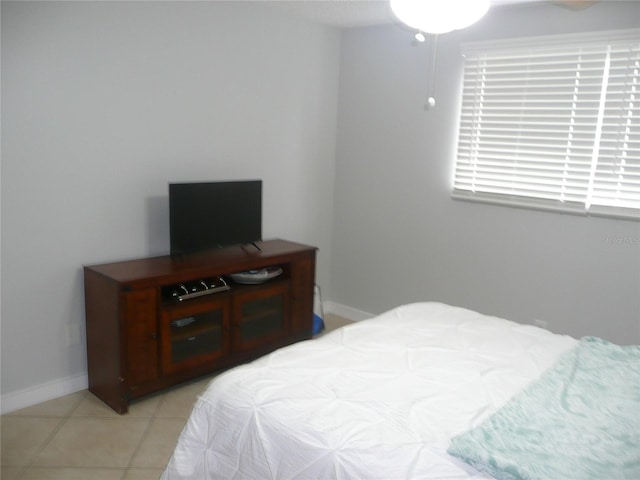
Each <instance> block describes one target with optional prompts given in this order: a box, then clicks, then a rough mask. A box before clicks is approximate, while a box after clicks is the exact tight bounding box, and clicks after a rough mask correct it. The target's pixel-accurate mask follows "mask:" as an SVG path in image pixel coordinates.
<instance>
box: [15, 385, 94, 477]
mask: <svg viewBox="0 0 640 480" xmlns="http://www.w3.org/2000/svg"><path fill="white" fill-rule="evenodd" d="M87 395H88V391H87V392H86V393H85V394H84V395H82V396H81V397H80V398H79V399H78V400H77V401H76V403H75V405H73V407H72V408H70V409H69V412H68V413H67V414H66V415H62V416H60V417H56V416H52V415H28V416H27V418H58V419H59V420H60V421H59V423H58V425H57V426H56V428H54V429H53V431H52V432H51V433H50V434H49V435H48V436H47V438H46V439H45V440H44V441H43V442H42V444H41V445H40V447H39V448H38V449H37V450H36V451H35V452H34V454H33V455H32V456H31V458H30V459H29V460H28V461H27V462H25V464H24V465H22V466H21V467H20V470H19V472H18V478H22V477H23V476H24V475H25V474H26V473H27V471H28V470H29V469H31V468H35V467H37V465H35V464H34V462H35V461H36V459H37V458H38V456H39V455H40V454H41V453H42V451H43V450H44V449H45V448H46V447H47V446H48V445H49V442H51V440H53V437H55V436H56V435H57V434H58V432H59V431H60V430H61V429H62V427H63V426H64V425H65V424H66V423H67V422H68V421H69V419H70V418H71V417H72V416H73V413H74V412H75V411H76V408H78V406H80V404H81V403H82V402H83V401H84V399H85V398H87Z"/></svg>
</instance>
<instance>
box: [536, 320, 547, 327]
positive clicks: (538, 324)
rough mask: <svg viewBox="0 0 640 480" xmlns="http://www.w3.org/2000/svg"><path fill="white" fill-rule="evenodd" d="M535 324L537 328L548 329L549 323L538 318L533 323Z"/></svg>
mask: <svg viewBox="0 0 640 480" xmlns="http://www.w3.org/2000/svg"><path fill="white" fill-rule="evenodd" d="M533 324H534V325H535V326H536V327H540V328H547V321H546V320H540V319H538V318H536V319H535V320H534V321H533Z"/></svg>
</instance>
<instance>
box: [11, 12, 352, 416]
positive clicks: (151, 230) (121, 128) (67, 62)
mask: <svg viewBox="0 0 640 480" xmlns="http://www.w3.org/2000/svg"><path fill="white" fill-rule="evenodd" d="M339 49H340V35H339V32H338V31H337V30H335V29H331V28H328V27H322V26H319V25H313V24H311V23H309V22H306V21H301V20H300V19H298V18H296V17H293V16H292V15H290V14H287V13H282V12H280V11H278V10H276V9H272V8H269V7H267V6H265V4H264V3H262V2H257V3H254V4H253V3H249V2H233V3H232V2H17V3H11V2H4V1H3V2H2V346H1V350H2V394H3V400H4V403H3V407H4V406H5V405H7V404H9V405H10V404H12V400H16V402H13V403H19V402H21V401H22V400H23V399H24V398H26V397H28V398H30V399H36V400H37V399H38V396H39V395H40V396H46V395H52V396H55V393H56V392H59V393H60V394H63V393H69V391H70V390H71V391H73V390H74V389H76V390H77V389H80V388H83V386H84V384H86V354H85V342H84V305H83V290H82V270H81V267H82V265H86V264H92V263H99V262H108V261H115V260H121V259H127V258H134V257H139V256H146V255H154V254H166V253H168V251H169V232H168V199H167V195H168V193H167V184H168V182H170V181H192V180H223V179H243V178H261V179H263V182H264V184H263V190H264V199H263V217H264V218H263V235H264V237H265V238H273V237H281V238H287V239H290V240H295V241H300V242H304V243H309V244H312V245H316V246H318V247H320V253H319V257H318V258H319V264H318V279H319V281H320V282H323V283H328V280H327V279H328V275H329V262H328V258H329V252H330V235H331V215H332V196H333V195H332V192H333V181H334V155H335V124H336V115H337V94H338V90H337V89H338V74H339V72H338V67H339ZM12 394H15V395H18V397H17V399H16V398H14V397H11V395H12Z"/></svg>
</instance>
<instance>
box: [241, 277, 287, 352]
mask: <svg viewBox="0 0 640 480" xmlns="http://www.w3.org/2000/svg"><path fill="white" fill-rule="evenodd" d="M288 305H289V288H288V285H287V284H282V283H280V284H274V285H270V286H268V287H267V286H261V288H259V289H247V291H245V292H242V293H240V294H236V295H235V296H234V314H233V322H234V325H233V326H234V328H233V346H234V349H236V350H243V349H249V348H253V347H255V346H258V345H261V344H264V343H269V342H273V341H276V340H278V339H279V338H281V337H284V336H286V335H287V333H288V331H289V307H288Z"/></svg>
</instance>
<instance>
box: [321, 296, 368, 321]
mask: <svg viewBox="0 0 640 480" xmlns="http://www.w3.org/2000/svg"><path fill="white" fill-rule="evenodd" d="M322 306H323V307H324V311H325V312H329V313H334V314H336V315H339V316H341V317H344V318H348V319H349V320H353V321H354V322H358V321H360V320H367V319H369V318H373V317H375V315H374V314H373V313H368V312H363V311H362V310H358V309H356V308H351V307H347V306H346V305H342V304H340V303H336V302H332V301H326V302H322Z"/></svg>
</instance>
